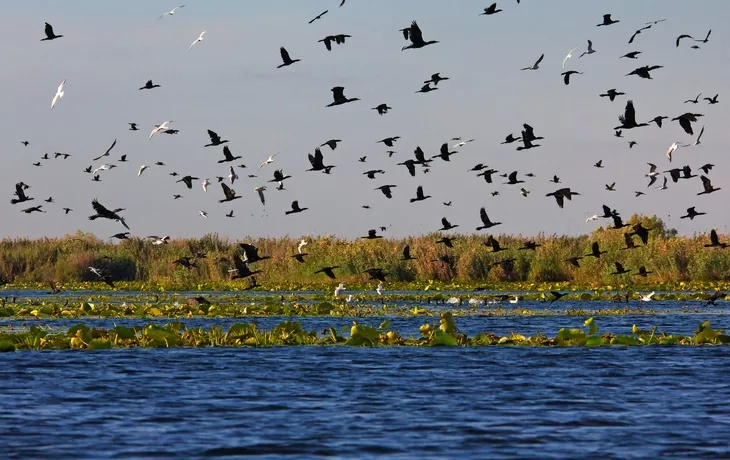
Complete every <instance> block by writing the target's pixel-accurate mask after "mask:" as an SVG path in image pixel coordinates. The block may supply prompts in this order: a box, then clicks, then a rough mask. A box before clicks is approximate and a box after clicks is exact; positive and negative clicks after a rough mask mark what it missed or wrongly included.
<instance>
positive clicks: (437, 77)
mask: <svg viewBox="0 0 730 460" xmlns="http://www.w3.org/2000/svg"><path fill="white" fill-rule="evenodd" d="M444 80H449V77H442V76H441V74H440V73H438V72H437V73H435V74H433V75H431V78H430V79H429V80H426V81H424V83H433V84H434V86H438V84H439V82H440V81H444Z"/></svg>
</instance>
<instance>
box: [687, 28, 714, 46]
mask: <svg viewBox="0 0 730 460" xmlns="http://www.w3.org/2000/svg"><path fill="white" fill-rule="evenodd" d="M711 33H712V29H710V31H709V32H707V35H706V36H705V38H704V39H703V40H695V41H696V42H700V43H707V42H708V41H709V40H710V34H711ZM690 38H691V37H690ZM693 40H694V39H693Z"/></svg>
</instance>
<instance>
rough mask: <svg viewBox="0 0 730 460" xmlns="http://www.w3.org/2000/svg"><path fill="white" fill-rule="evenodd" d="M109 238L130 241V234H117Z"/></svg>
mask: <svg viewBox="0 0 730 460" xmlns="http://www.w3.org/2000/svg"><path fill="white" fill-rule="evenodd" d="M109 238H116V239H118V240H128V239H129V232H123V233H116V234H114V235H112V236H110V237H109Z"/></svg>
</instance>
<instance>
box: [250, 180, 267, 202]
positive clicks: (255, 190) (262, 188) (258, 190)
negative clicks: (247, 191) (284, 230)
mask: <svg viewBox="0 0 730 460" xmlns="http://www.w3.org/2000/svg"><path fill="white" fill-rule="evenodd" d="M264 190H266V186H265V185H262V186H261V187H256V188H255V189H253V191H254V192H256V193H258V194H259V199H260V200H261V204H263V205H264V206H266V198H265V197H264Z"/></svg>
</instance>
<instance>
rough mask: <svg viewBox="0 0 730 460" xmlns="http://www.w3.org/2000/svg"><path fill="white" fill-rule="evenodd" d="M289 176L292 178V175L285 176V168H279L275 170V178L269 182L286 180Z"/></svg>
mask: <svg viewBox="0 0 730 460" xmlns="http://www.w3.org/2000/svg"><path fill="white" fill-rule="evenodd" d="M289 178H291V176H285V175H284V170H283V169H277V170H276V171H274V178H273V179H272V180H270V181H269V182H284V181H285V180H286V179H289Z"/></svg>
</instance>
